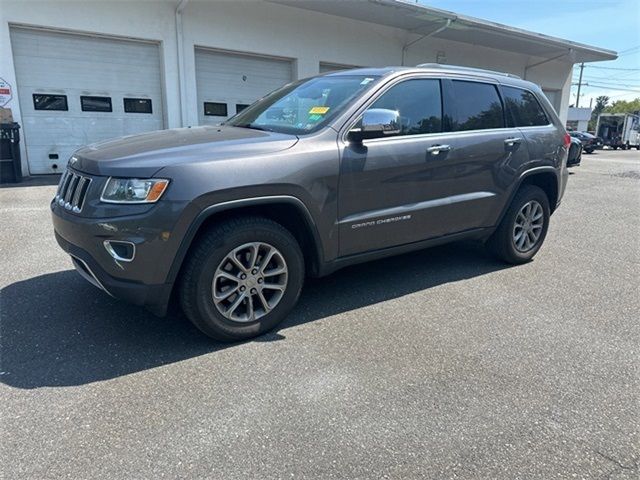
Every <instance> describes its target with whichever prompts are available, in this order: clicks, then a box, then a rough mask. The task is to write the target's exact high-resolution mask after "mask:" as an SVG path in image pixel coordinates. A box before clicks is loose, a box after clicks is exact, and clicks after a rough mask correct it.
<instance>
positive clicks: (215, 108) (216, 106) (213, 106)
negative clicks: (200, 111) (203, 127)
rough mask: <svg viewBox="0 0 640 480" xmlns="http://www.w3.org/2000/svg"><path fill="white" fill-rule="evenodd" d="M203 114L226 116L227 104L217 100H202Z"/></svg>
mask: <svg viewBox="0 0 640 480" xmlns="http://www.w3.org/2000/svg"><path fill="white" fill-rule="evenodd" d="M204 114H205V115H207V116H209V117H226V116H227V104H226V103H218V102H204Z"/></svg>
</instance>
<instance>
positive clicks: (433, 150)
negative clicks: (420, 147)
mask: <svg viewBox="0 0 640 480" xmlns="http://www.w3.org/2000/svg"><path fill="white" fill-rule="evenodd" d="M449 150H451V146H450V145H431V146H430V147H429V148H427V153H430V154H431V155H438V154H439V153H440V152H448V151H449Z"/></svg>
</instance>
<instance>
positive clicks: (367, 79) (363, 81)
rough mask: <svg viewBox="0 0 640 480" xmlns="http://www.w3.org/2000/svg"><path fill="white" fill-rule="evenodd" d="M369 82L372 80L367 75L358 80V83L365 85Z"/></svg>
mask: <svg viewBox="0 0 640 480" xmlns="http://www.w3.org/2000/svg"><path fill="white" fill-rule="evenodd" d="M370 82H373V78H369V77H367V78H365V79H364V80H362V81H361V82H360V85H366V84H367V83H370Z"/></svg>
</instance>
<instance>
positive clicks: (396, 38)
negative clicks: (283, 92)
mask: <svg viewBox="0 0 640 480" xmlns="http://www.w3.org/2000/svg"><path fill="white" fill-rule="evenodd" d="M0 46H1V50H0V79H2V80H4V82H5V83H7V84H8V85H9V86H10V88H11V95H10V99H9V100H7V101H6V103H5V104H4V105H3V106H4V108H9V109H11V112H12V114H13V118H14V120H15V121H16V122H18V123H19V124H20V125H21V128H22V130H21V134H22V138H23V141H22V143H21V149H22V161H23V165H22V167H23V173H25V174H46V173H56V172H60V171H61V170H62V169H63V167H64V165H65V164H66V161H67V159H68V158H69V156H70V155H71V153H72V152H73V151H74V150H75V149H76V148H78V147H79V146H81V145H84V144H87V143H93V142H96V141H100V140H103V139H106V138H110V137H114V136H120V135H129V134H135V133H139V132H143V131H149V130H155V129H161V128H174V127H182V126H195V125H203V124H215V123H219V122H221V121H224V120H225V119H226V118H228V117H230V116H232V115H234V114H235V113H236V112H238V111H240V110H241V109H242V108H244V107H245V106H246V105H249V104H251V103H252V102H254V101H255V100H257V99H258V98H260V97H262V96H263V95H265V94H266V93H268V92H270V91H272V90H274V89H275V88H277V87H279V86H281V85H283V84H285V83H288V82H290V81H293V80H296V79H301V78H305V77H309V76H312V75H317V74H318V73H322V72H325V71H329V70H334V69H340V68H351V67H357V66H385V65H416V64H419V63H428V62H438V63H447V64H455V65H465V66H471V67H480V68H486V69H491V70H498V71H503V72H509V73H513V74H516V75H519V76H520V77H522V78H525V79H527V80H530V81H533V82H535V83H537V84H539V85H540V86H541V87H542V89H543V90H544V91H545V93H546V94H547V96H548V97H549V99H550V101H551V102H552V104H553V105H554V106H555V108H556V110H557V111H558V112H559V114H560V117H561V118H562V120H563V121H566V120H567V110H568V104H569V90H570V86H571V73H572V68H573V65H574V63H577V62H582V61H584V62H590V61H600V60H611V59H614V58H616V54H615V52H611V51H608V50H603V49H600V48H596V47H591V46H586V45H581V44H577V43H575V42H571V41H567V40H561V39H557V38H552V37H548V36H543V35H539V34H535V33H532V32H526V31H523V30H518V29H514V28H511V27H508V26H504V25H498V24H494V23H491V22H486V21H483V20H479V19H474V18H470V17H465V16H461V15H457V14H455V13H452V12H445V11H441V10H436V9H432V8H427V7H424V6H421V5H417V4H415V3H409V2H406V1H403V0H307V1H296V0H253V1H242V0H236V1H216V0H209V1H205V0H181V1H179V0H166V1H165V0H158V1H152V0H150V1H126V2H124V1H112V2H109V1H98V0H93V1H88V0H87V1H57V0H50V1H25V0H0ZM5 98H6V97H5Z"/></svg>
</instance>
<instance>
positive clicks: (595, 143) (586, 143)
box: [569, 131, 604, 153]
mask: <svg viewBox="0 0 640 480" xmlns="http://www.w3.org/2000/svg"><path fill="white" fill-rule="evenodd" d="M569 135H571V136H572V137H573V138H577V139H578V140H580V142H581V143H582V149H583V150H584V152H585V153H593V152H594V151H595V150H600V149H601V148H602V147H603V145H604V143H603V142H602V139H601V138H600V137H596V136H595V135H591V134H590V133H587V132H576V131H572V132H569Z"/></svg>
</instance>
